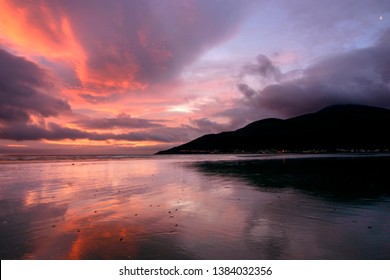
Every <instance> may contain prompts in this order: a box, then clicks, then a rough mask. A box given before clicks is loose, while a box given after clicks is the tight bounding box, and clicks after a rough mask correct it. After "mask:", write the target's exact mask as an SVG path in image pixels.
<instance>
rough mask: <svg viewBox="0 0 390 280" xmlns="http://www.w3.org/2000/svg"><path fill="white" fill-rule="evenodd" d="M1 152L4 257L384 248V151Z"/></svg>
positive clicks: (389, 164) (388, 219)
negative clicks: (8, 155) (6, 157)
mask: <svg viewBox="0 0 390 280" xmlns="http://www.w3.org/2000/svg"><path fill="white" fill-rule="evenodd" d="M294 157H295V156H276V157H267V156H264V157H242V156H216V155H215V156H213V155H209V156H151V157H144V158H122V159H115V158H107V159H104V160H101V159H100V160H97V159H91V158H89V159H79V160H77V159H72V158H67V159H66V160H58V159H55V160H54V159H44V160H32V161H25V162H20V161H15V162H10V161H5V162H2V163H0V256H1V259H389V258H390V241H389V236H390V190H389V185H388V174H390V157H385V156H383V157H354V156H353V157H351V156H348V157H318V158H313V157H311V156H305V157H303V158H294Z"/></svg>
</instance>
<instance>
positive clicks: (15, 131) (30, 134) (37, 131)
mask: <svg viewBox="0 0 390 280" xmlns="http://www.w3.org/2000/svg"><path fill="white" fill-rule="evenodd" d="M169 130H170V129H167V132H168V133H166V134H162V133H159V132H153V131H141V132H129V133H119V134H115V133H96V132H88V131H82V130H79V129H74V128H67V127H63V126H61V125H59V124H56V123H48V124H47V125H36V124H27V123H23V122H17V123H13V124H12V125H9V126H6V127H3V128H1V129H0V139H7V140H16V141H25V140H64V139H69V140H78V139H89V140H96V141H107V140H125V141H157V142H171V141H173V139H174V137H172V132H169ZM173 135H174V136H175V137H176V136H177V133H176V134H173Z"/></svg>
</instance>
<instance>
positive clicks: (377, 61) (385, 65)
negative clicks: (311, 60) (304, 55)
mask: <svg viewBox="0 0 390 280" xmlns="http://www.w3.org/2000/svg"><path fill="white" fill-rule="evenodd" d="M300 73H301V75H300V76H299V77H297V78H295V79H289V80H286V81H283V79H282V81H280V82H279V83H274V84H270V85H268V86H266V87H265V88H263V89H261V90H257V89H254V88H253V87H251V86H250V85H248V84H239V85H238V89H239V90H240V91H241V92H242V93H243V95H244V96H245V102H244V104H245V106H244V107H246V109H245V108H244V110H247V112H248V113H253V112H254V110H252V109H255V108H257V109H265V110H272V111H274V112H276V113H277V114H278V115H280V116H293V115H298V114H303V113H308V112H311V111H315V110H318V109H321V108H323V107H325V106H328V105H334V104H341V103H354V104H366V105H372V106H380V107H390V36H389V31H388V32H386V34H385V35H383V36H382V38H381V39H380V40H379V42H378V44H376V45H375V46H373V47H370V48H365V49H357V50H353V51H349V52H346V53H342V54H339V55H334V56H330V57H327V58H325V59H323V60H321V61H319V62H317V63H315V64H313V65H312V66H309V67H307V68H306V69H305V70H303V71H301V72H300Z"/></svg>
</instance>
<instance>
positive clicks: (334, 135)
mask: <svg viewBox="0 0 390 280" xmlns="http://www.w3.org/2000/svg"><path fill="white" fill-rule="evenodd" d="M389 128H390V110H388V109H384V108H377V107H371V106H365V105H334V106H329V107H326V108H324V109H322V110H320V111H318V112H315V113H310V114H305V115H301V116H298V117H293V118H290V119H286V120H281V119H274V118H271V119H264V120H259V121H255V122H253V123H250V124H248V125H247V126H245V127H243V128H240V129H238V130H236V131H230V132H222V133H218V134H208V135H204V136H202V137H199V138H197V139H195V140H193V141H190V142H188V143H186V144H183V145H180V146H177V147H174V148H171V149H168V150H165V151H160V152H158V153H157V154H191V153H259V152H278V151H285V152H304V151H312V152H316V151H321V152H335V151H357V150H370V151H372V150H380V151H384V150H388V149H390V136H389V133H388V130H389Z"/></svg>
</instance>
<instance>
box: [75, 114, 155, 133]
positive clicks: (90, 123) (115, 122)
mask: <svg viewBox="0 0 390 280" xmlns="http://www.w3.org/2000/svg"><path fill="white" fill-rule="evenodd" d="M75 124H77V125H78V126H79V127H82V128H86V129H113V128H128V129H133V128H150V127H159V126H161V124H159V123H157V122H156V121H153V120H146V119H139V118H132V117H131V116H129V115H126V114H119V115H118V116H117V117H115V118H96V119H85V120H80V121H77V122H75Z"/></svg>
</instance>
